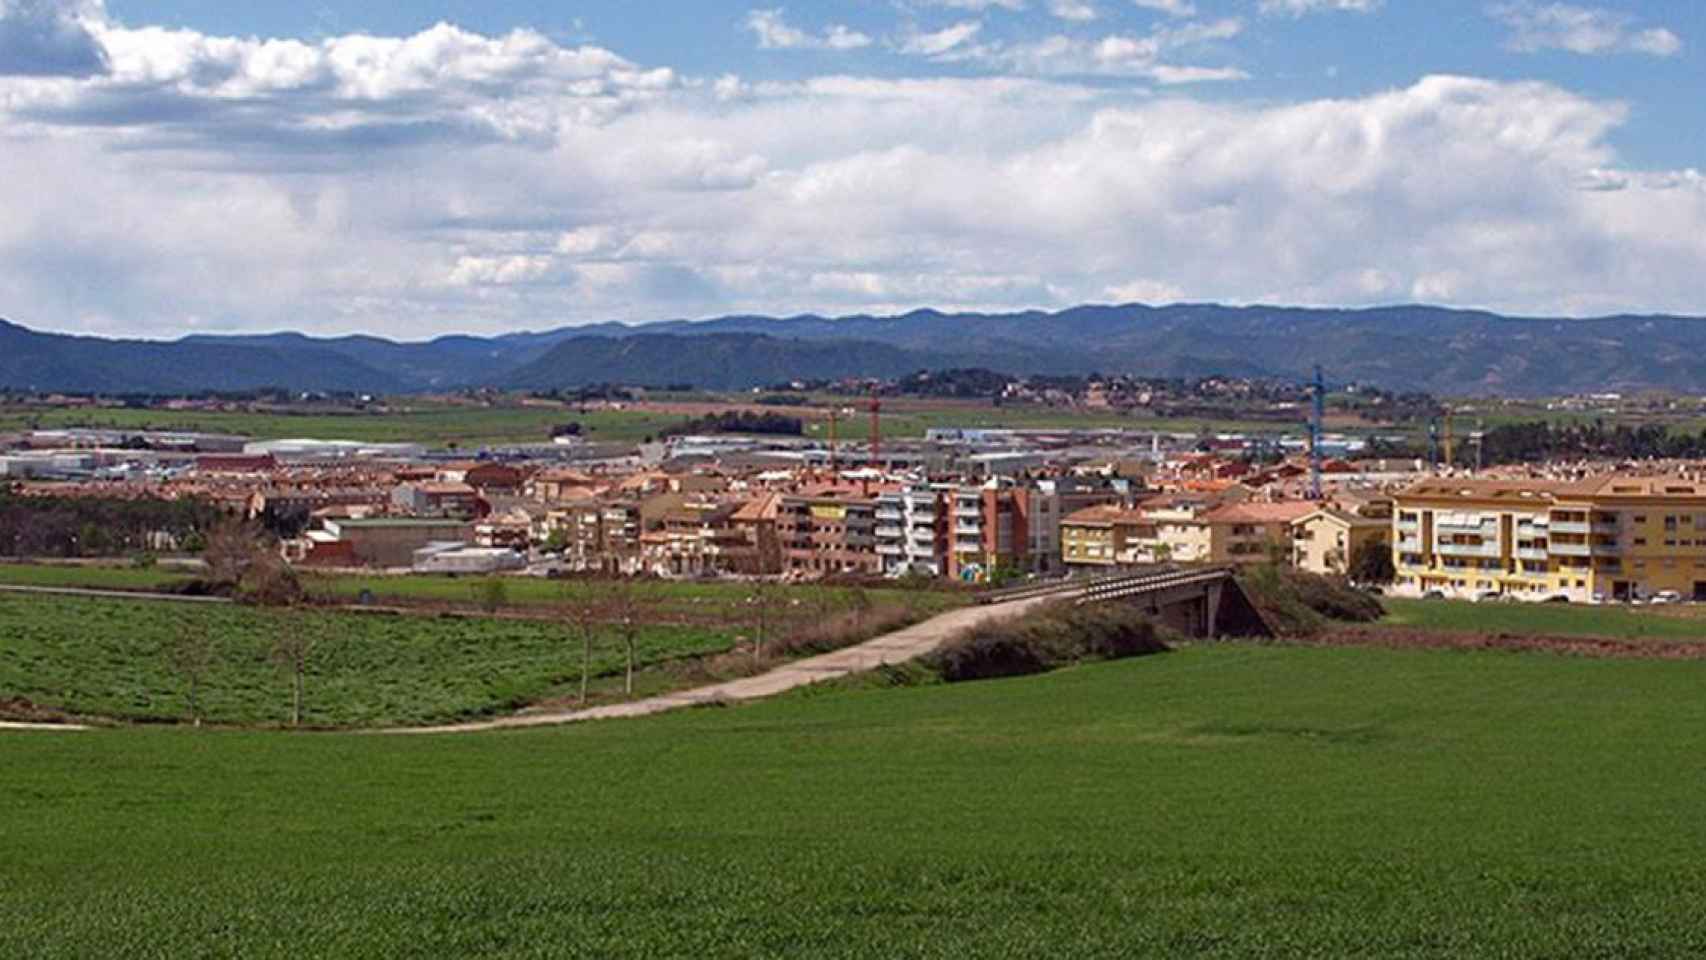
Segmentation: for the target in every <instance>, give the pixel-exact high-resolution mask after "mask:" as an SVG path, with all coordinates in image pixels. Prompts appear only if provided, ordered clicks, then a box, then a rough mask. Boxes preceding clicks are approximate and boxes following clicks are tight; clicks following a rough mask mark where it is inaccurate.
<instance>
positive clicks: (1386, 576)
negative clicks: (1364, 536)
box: [1350, 540, 1398, 584]
mask: <svg viewBox="0 0 1706 960" xmlns="http://www.w3.org/2000/svg"><path fill="white" fill-rule="evenodd" d="M1350 576H1351V579H1352V580H1354V581H1356V582H1357V583H1378V584H1387V583H1391V582H1392V581H1393V580H1394V579H1395V578H1396V577H1397V576H1398V571H1397V569H1396V568H1395V567H1394V566H1393V565H1392V545H1391V544H1389V543H1387V542H1386V541H1385V540H1365V541H1363V542H1362V543H1359V544H1357V547H1356V549H1355V550H1353V551H1352V552H1351V570H1350Z"/></svg>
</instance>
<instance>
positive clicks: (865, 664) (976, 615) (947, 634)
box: [385, 597, 1054, 734]
mask: <svg viewBox="0 0 1706 960" xmlns="http://www.w3.org/2000/svg"><path fill="white" fill-rule="evenodd" d="M1053 599H1054V598H1052V597H1040V598H1037V599H1033V600H1018V601H1014V602H1011V603H1001V604H994V605H991V606H983V607H966V608H963V609H959V610H951V611H949V612H947V613H944V614H941V615H939V616H936V617H933V618H932V619H929V620H926V621H924V622H923V623H919V624H914V625H913V626H910V627H907V628H906V629H904V630H897V631H895V632H894V633H890V634H885V635H883V636H880V637H877V638H875V639H873V640H867V641H865V642H864V643H861V644H858V645H857V646H852V647H848V648H847V649H845V650H837V651H835V652H833V653H826V654H822V655H820V656H816V657H810V658H808V659H805V660H796V661H795V662H793V663H789V664H785V665H783V666H780V667H777V668H776V669H774V670H771V671H770V672H768V673H763V674H759V675H758V676H756V677H746V678H745V679H741V680H730V681H728V682H726V683H718V684H713V685H711V686H708V687H698V688H696V689H693V690H682V691H679V692H677V693H669V694H664V695H662V696H657V697H651V698H648V699H645V700H635V701H633V702H631V703H619V704H613V705H611V706H605V707H591V708H588V709H585V710H566V711H551V712H540V713H522V714H519V715H517V716H513V717H504V718H502V719H499V720H483V721H479V722H476V723H456V724H450V725H447V726H441V727H413V728H405V729H397V730H389V731H385V732H387V733H405V734H423V733H477V732H481V731H487V730H515V729H522V728H527V727H549V726H557V725H560V724H566V723H579V722H581V721H583V720H614V719H620V718H624V717H644V716H650V715H652V714H656V713H664V712H665V711H669V710H679V709H681V708H683V707H693V706H702V705H704V704H709V703H723V702H729V701H741V700H758V699H762V698H764V697H773V696H775V695H777V694H779V693H784V692H786V691H789V690H793V689H795V688H798V687H804V686H807V685H810V684H813V683H817V682H818V681H820V680H831V679H834V678H836V677H844V676H847V675H848V674H853V673H862V672H864V671H867V670H874V669H876V668H877V667H880V666H883V665H885V664H896V663H905V662H906V661H908V660H914V659H917V658H918V657H921V656H924V655H925V654H927V653H930V652H931V651H933V650H935V649H936V648H937V647H939V646H941V645H942V643H943V642H944V641H946V640H948V639H950V638H952V637H953V636H955V635H956V634H958V633H960V632H961V631H963V630H966V629H968V628H970V627H974V626H977V625H979V624H982V623H987V622H989V621H992V620H1008V619H1011V618H1013V617H1017V616H1019V615H1021V614H1023V613H1025V612H1026V611H1029V610H1031V609H1034V608H1035V607H1037V606H1039V605H1041V604H1045V603H1049V602H1050V601H1051V600H1053Z"/></svg>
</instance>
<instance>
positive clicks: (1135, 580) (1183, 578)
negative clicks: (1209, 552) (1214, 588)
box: [1078, 567, 1232, 604]
mask: <svg viewBox="0 0 1706 960" xmlns="http://www.w3.org/2000/svg"><path fill="white" fill-rule="evenodd" d="M1231 576H1232V569H1231V568H1229V567H1212V568H1207V569H1202V570H1175V571H1172V572H1168V573H1154V574H1141V575H1136V576H1129V577H1119V578H1110V579H1108V580H1105V581H1101V582H1097V583H1094V584H1092V585H1090V586H1089V587H1087V588H1086V589H1085V591H1084V592H1083V594H1081V595H1080V596H1079V598H1078V602H1079V603H1080V604H1086V603H1106V602H1108V601H1109V600H1119V599H1123V598H1125V597H1134V596H1142V595H1143V594H1146V593H1156V592H1159V591H1162V590H1174V589H1177V588H1179V587H1192V586H1196V585H1198V584H1206V583H1216V582H1219V581H1222V580H1225V579H1227V578H1229V577H1231Z"/></svg>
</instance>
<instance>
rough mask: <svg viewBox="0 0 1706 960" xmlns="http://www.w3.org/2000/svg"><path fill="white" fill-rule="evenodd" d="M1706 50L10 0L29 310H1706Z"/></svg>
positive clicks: (1198, 21)
mask: <svg viewBox="0 0 1706 960" xmlns="http://www.w3.org/2000/svg"><path fill="white" fill-rule="evenodd" d="M1703 46H1706V4H1701V3H1699V2H1697V0H1645V2H1640V3H1636V2H1632V0H1599V2H1579V3H1561V2H1551V0H1480V2H1475V0H1429V2H1421V0H818V2H807V0H796V2H791V3H786V4H780V5H776V4H770V3H759V4H748V3H723V2H714V0H691V2H690V0H654V2H649V3H645V4H640V3H634V2H618V0H593V2H583V3H545V2H502V0H487V2H478V3H476V2H454V3H450V2H436V3H434V2H426V0H400V2H391V3H386V4H368V3H360V4H358V3H353V2H347V0H324V2H319V3H309V4H258V3H246V4H233V3H229V2H219V3H215V2H210V0H105V2H104V3H103V2H101V0H0V113H4V114H6V116H5V118H4V120H3V121H0V122H4V124H5V126H4V128H0V130H3V132H0V177H3V181H0V205H6V206H7V207H8V209H10V210H12V211H14V216H13V217H12V218H11V219H10V220H9V221H7V222H5V223H0V315H5V316H9V317H11V318H13V319H15V320H18V321H20V322H23V323H26V324H29V325H33V326H38V327H42V328H48V329H62V330H74V331H94V332H102V333H126V334H141V335H149V336H172V335H178V334H182V333H185V332H193V331H210V330H253V329H274V328H280V327H300V328H305V329H309V330H313V331H316V332H349V331H357V330H360V331H371V332H379V333H386V334H392V335H404V336H410V335H429V334H431V333H437V332H445V331H449V330H480V331H493V330H503V329H518V328H523V327H533V328H537V327H542V326H552V325H558V324H565V323H579V322H595V321H601V320H606V319H620V320H646V319H659V318H665V317H675V316H688V317H693V316H708V315H714V314H718V313H724V312H736V311H763V312H774V313H793V312H802V311H818V312H827V313H836V312H857V311H879V312H880V311H890V310H904V309H908V308H911V307H915V306H936V307H944V308H956V307H962V308H980V309H1019V308H1029V307H1044V308H1053V307H1063V306H1067V305H1070V304H1072V303H1077V302H1083V301H1107V300H1121V299H1131V300H1144V301H1150V302H1154V301H1170V300H1179V299H1218V300H1228V301H1234V302H1255V301H1275V300H1283V301H1286V302H1293V303H1316V304H1334V305H1339V304H1342V305H1360V304H1367V303H1383V302H1394V301H1411V300H1425V301H1430V302H1440V303H1446V304H1452V305H1461V306H1484V307H1491V308H1495V309H1502V310H1508V311H1512V312H1522V313H1558V314H1571V315H1582V314H1593V313H1608V312H1623V311H1629V312H1643V311H1667V312H1689V313H1706V304H1701V303H1698V302H1697V301H1696V297H1697V283H1696V278H1697V277H1698V276H1699V274H1700V271H1701V270H1702V269H1703V268H1706V240H1703V239H1702V237H1706V179H1703V178H1702V176H1701V174H1700V172H1699V171H1700V170H1701V169H1702V168H1706V132H1703V131H1706V62H1703V60H1702V49H1703ZM21 184H28V185H29V186H20V185H21ZM8 191H10V192H11V193H10V194H9V193H8Z"/></svg>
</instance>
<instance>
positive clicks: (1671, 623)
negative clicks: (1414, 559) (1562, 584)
mask: <svg viewBox="0 0 1706 960" xmlns="http://www.w3.org/2000/svg"><path fill="white" fill-rule="evenodd" d="M1382 603H1384V604H1385V605H1386V609H1387V617H1386V619H1385V620H1383V621H1382V625H1384V626H1389V627H1402V628H1407V629H1411V630H1438V631H1446V632H1454V633H1509V634H1516V635H1519V636H1556V637H1608V638H1612V639H1618V640H1641V639H1648V640H1671V641H1691V640H1697V641H1700V642H1702V643H1706V618H1702V617H1699V612H1698V611H1696V610H1694V609H1692V608H1689V607H1669V608H1665V607H1648V608H1640V607H1636V608H1629V607H1618V606H1604V607H1589V606H1580V605H1575V604H1561V603H1539V604H1531V603H1467V602H1463V601H1455V600H1405V599H1397V598H1392V599H1386V600H1383V601H1382Z"/></svg>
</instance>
